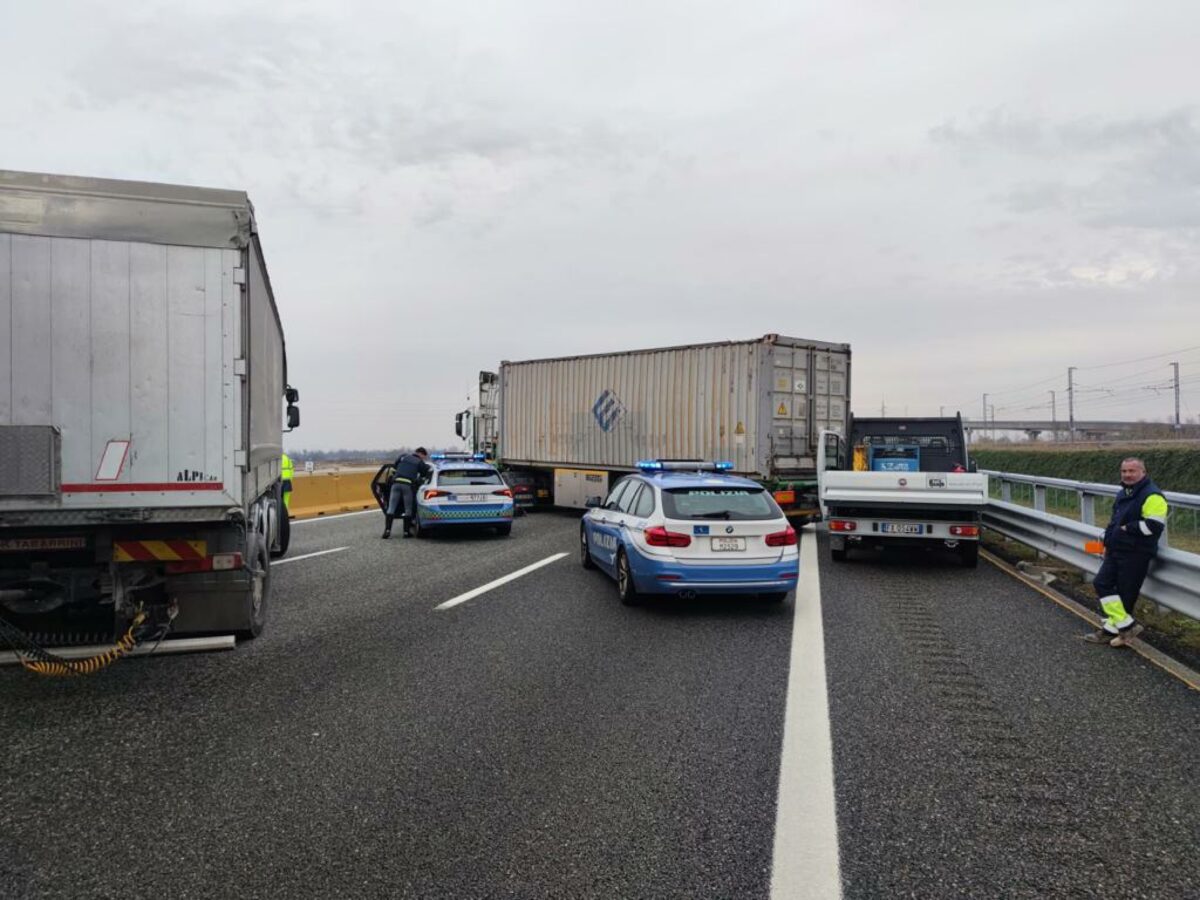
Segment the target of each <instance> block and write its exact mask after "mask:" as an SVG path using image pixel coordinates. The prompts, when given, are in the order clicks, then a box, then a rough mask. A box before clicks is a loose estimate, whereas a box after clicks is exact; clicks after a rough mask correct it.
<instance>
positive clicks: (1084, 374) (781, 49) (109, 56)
mask: <svg viewBox="0 0 1200 900" xmlns="http://www.w3.org/2000/svg"><path fill="white" fill-rule="evenodd" d="M4 20H5V24H4V27H3V29H0V75H2V76H3V83H4V85H5V88H4V90H3V91H2V92H0V168H9V169H22V170H30V171H40V172H57V173H67V174H76V175H94V176H103V177H110V178H129V179H137V180H149V181H167V182H178V183H185V184H197V185H203V186H209V187H228V188H238V189H244V190H246V191H248V192H249V194H250V196H251V199H252V200H253V201H254V203H255V206H256V208H257V212H258V218H259V224H260V230H261V234H262V240H263V245H264V248H265V252H266V256H267V262H268V266H269V268H270V272H271V277H272V280H273V282H274V285H275V290H276V295H277V300H278V303H279V307H280V311H281V313H282V315H283V318H284V324H285V329H286V334H287V343H288V351H289V368H290V377H291V380H292V382H293V383H294V384H296V385H297V386H298V387H299V388H300V389H301V392H302V397H303V399H302V408H303V411H304V427H303V429H302V430H301V431H299V432H297V433H296V434H294V435H292V436H291V438H292V440H291V442H290V444H289V446H290V447H291V448H292V449H296V448H300V447H323V448H331V447H349V446H394V445H397V444H401V443H412V442H422V443H432V444H438V443H444V442H449V441H451V440H452V439H453V413H454V411H455V410H456V409H461V408H463V407H464V406H465V405H466V404H467V395H468V393H469V391H470V389H471V385H472V382H473V381H474V379H475V377H476V374H477V372H478V371H479V370H480V369H481V368H487V369H492V368H495V366H496V364H497V362H498V361H499V360H500V359H514V360H517V359H529V358H536V357H542V356H552V355H554V356H557V355H568V354H574V353H593V352H603V351H609V350H624V349H632V348H637V347H652V346H660V345H664V344H679V343H688V342H692V341H718V340H728V339H744V338H751V337H756V336H759V335H762V334H766V333H769V332H777V333H782V334H789V335H795V336H799V337H809V338H815V339H819V340H827V341H845V342H848V343H850V344H851V345H852V347H853V352H854V376H853V380H854V385H853V389H854V398H853V405H854V408H855V410H856V411H859V412H878V410H879V408H880V406H881V404H883V403H886V407H887V410H888V412H889V413H895V414H900V413H904V412H905V411H907V412H908V413H910V414H914V415H915V414H936V413H937V412H938V411H939V407H945V409H946V410H947V411H953V410H954V409H958V408H961V409H962V410H963V411H964V413H967V414H969V415H973V416H978V415H979V414H980V406H981V394H982V393H984V392H989V393H991V394H992V395H993V397H994V399H995V405H996V416H997V418H1001V419H1003V418H1006V417H1008V418H1013V417H1028V416H1037V417H1048V416H1049V408H1048V404H1049V400H1050V397H1049V394H1048V393H1047V392H1048V391H1049V390H1052V389H1055V390H1058V391H1059V392H1060V393H1059V414H1060V416H1063V415H1065V412H1064V409H1065V400H1064V399H1063V397H1064V393H1065V388H1066V368H1067V366H1068V365H1073V366H1078V367H1080V372H1079V373H1078V379H1079V382H1080V384H1081V385H1083V388H1082V389H1081V393H1080V394H1079V404H1078V408H1077V416H1079V417H1081V418H1089V417H1091V418H1154V419H1164V418H1165V417H1166V416H1168V415H1170V414H1171V413H1172V411H1173V400H1172V397H1171V392H1170V391H1169V390H1166V391H1163V390H1162V389H1161V386H1162V385H1164V384H1166V383H1168V382H1169V381H1170V377H1171V372H1170V369H1169V367H1168V363H1169V362H1170V361H1172V360H1176V359H1177V360H1178V361H1179V362H1180V363H1181V364H1182V372H1183V378H1184V404H1185V408H1184V415H1185V417H1186V416H1189V415H1191V416H1196V415H1200V251H1198V250H1197V247H1198V246H1200V245H1198V244H1197V238H1198V237H1200V93H1198V91H1200V88H1198V85H1200V63H1198V62H1197V59H1198V58H1200V57H1198V56H1197V50H1196V48H1197V46H1198V44H1200V41H1198V38H1200V27H1198V26H1200V6H1198V5H1197V4H1196V3H1195V2H1194V0H1178V2H1144V0H1143V2H1137V3H1134V2H1096V0H1073V2H1056V3H1053V4H1047V3H1044V2H1036V3H1035V2H1016V0H1007V2H998V0H997V2H991V3H983V2H977V3H964V2H962V0H942V2H923V3H900V2H896V0H871V2H864V0H847V2H839V3H832V2H830V3H805V2H799V0H790V2H747V3H742V4H731V3H728V2H721V3H717V2H709V0H687V2H683V0H680V2H663V0H639V2H637V3H624V2H616V0H609V2H605V3H564V2H551V0H524V2H515V0H514V2H491V3H485V2H480V0H475V2H470V3H463V2H439V3H421V4H414V3H408V2H394V0H393V2H381V3H365V2H336V3H334V2H303V0H300V2H296V0H292V2H289V3H286V4H285V3H279V2H275V3H265V2H263V3H259V2H255V0H238V2H236V3H235V2H228V0H205V2H204V3H161V2H153V0H149V2H144V3H140V4H137V5H132V4H113V3H110V2H105V3H83V2H71V3H61V2H55V0H46V2H43V3H22V4H13V3H10V4H6V7H5V12H4ZM1143 358H1145V359H1143ZM1126 360H1139V361H1138V362H1131V363H1129V364H1122V365H1116V366H1114V365H1109V364H1111V363H1124V362H1125V361H1126ZM1098 366H1106V367H1105V368H1094V367H1098ZM1189 378H1190V379H1191V380H1190V381H1188V379H1189ZM1038 405H1045V408H1043V409H1036V408H1034V407H1037V406H1038Z"/></svg>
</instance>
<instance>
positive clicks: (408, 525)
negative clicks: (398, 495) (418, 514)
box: [404, 519, 413, 538]
mask: <svg viewBox="0 0 1200 900" xmlns="http://www.w3.org/2000/svg"><path fill="white" fill-rule="evenodd" d="M404 536H405V537H406V538H410V537H412V536H413V532H412V522H410V521H409V520H408V519H405V520H404Z"/></svg>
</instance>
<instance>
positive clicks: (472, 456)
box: [429, 453, 487, 462]
mask: <svg viewBox="0 0 1200 900" xmlns="http://www.w3.org/2000/svg"><path fill="white" fill-rule="evenodd" d="M429 458H430V459H436V460H439V461H440V460H444V459H457V460H461V461H463V462H467V461H471V462H483V461H484V460H486V459H487V454H486V453H434V454H432V455H431V456H430V457H429Z"/></svg>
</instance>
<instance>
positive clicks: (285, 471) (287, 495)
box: [280, 453, 296, 512]
mask: <svg viewBox="0 0 1200 900" xmlns="http://www.w3.org/2000/svg"><path fill="white" fill-rule="evenodd" d="M295 477H296V465H295V463H293V462H292V458H291V457H290V456H288V455H287V454H286V453H285V454H283V467H282V472H281V473H280V478H281V480H282V481H283V505H284V507H285V508H286V509H287V510H288V511H289V512H290V511H291V508H292V479H293V478H295Z"/></svg>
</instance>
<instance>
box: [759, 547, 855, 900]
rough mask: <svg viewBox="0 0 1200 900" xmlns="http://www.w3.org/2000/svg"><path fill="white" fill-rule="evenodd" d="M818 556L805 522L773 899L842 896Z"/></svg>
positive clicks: (785, 724)
mask: <svg viewBox="0 0 1200 900" xmlns="http://www.w3.org/2000/svg"><path fill="white" fill-rule="evenodd" d="M817 555H818V554H817V532H816V530H815V529H814V528H813V527H812V526H811V525H810V526H808V527H807V528H805V529H804V537H803V538H802V539H801V542H800V580H799V583H798V584H797V585H796V602H795V613H794V617H793V619H794V621H793V625H792V653H791V663H790V668H789V670H788V686H787V705H786V707H785V712H784V720H783V751H782V753H781V755H780V760H779V803H778V805H777V806H776V812H775V850H774V854H773V856H772V861H771V897H772V898H773V900H783V898H803V897H820V898H828V897H840V896H841V895H842V879H841V870H840V867H839V865H838V833H837V801H836V798H835V797H834V789H833V740H832V738H831V736H830V727H829V697H828V693H827V691H828V689H827V687H826V681H825V636H824V632H823V631H822V621H821V576H820V573H819V572H818V571H817Z"/></svg>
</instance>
